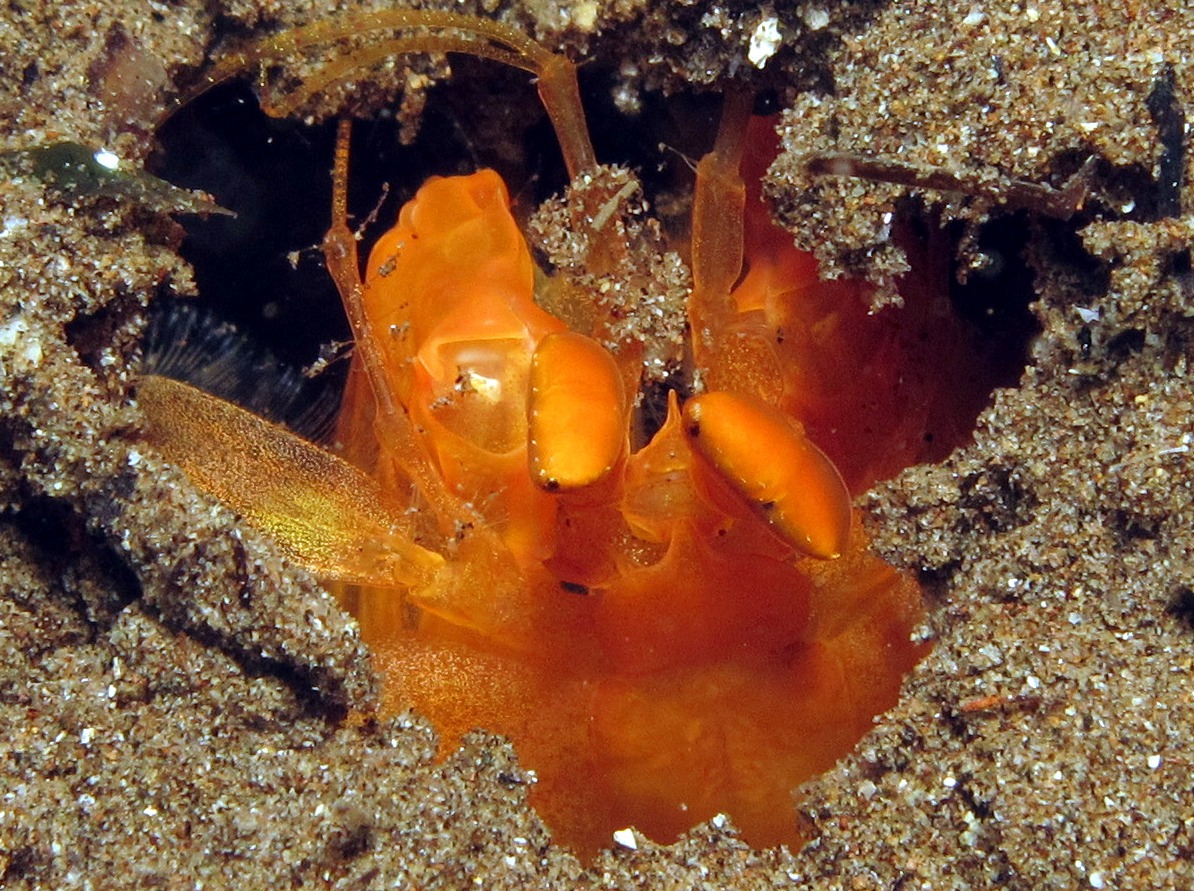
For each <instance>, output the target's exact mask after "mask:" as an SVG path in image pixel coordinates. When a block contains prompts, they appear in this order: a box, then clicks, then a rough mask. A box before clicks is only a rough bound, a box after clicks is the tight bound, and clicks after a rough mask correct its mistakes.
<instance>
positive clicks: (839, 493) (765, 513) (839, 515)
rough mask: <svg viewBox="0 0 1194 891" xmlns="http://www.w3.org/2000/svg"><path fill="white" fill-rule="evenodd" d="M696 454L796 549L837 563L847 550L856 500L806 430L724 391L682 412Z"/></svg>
mask: <svg viewBox="0 0 1194 891" xmlns="http://www.w3.org/2000/svg"><path fill="white" fill-rule="evenodd" d="M683 420H684V435H685V436H686V437H687V439H688V442H689V443H690V444H691V446H692V449H693V451H694V452H696V453H697V454H698V455H700V456H701V457H702V458H704V459H705V460H706V461H707V462H708V463H709V464H711V465H712V466H713V468H714V469H715V470H717V472H718V473H719V474H720V475H721V476H722V478H724V479H725V480H726V481H727V482H728V483H729V484H730V486H731V487H732V488H733V489H734V491H736V492H737V493H738V494H739V495H741V496H742V497H743V498H744V499H745V500H746V501H747V503H748V504H749V505H750V507H751V509H752V510H753V511H754V512H755V513H756V514H758V515H759V516H761V517H762V518H763V519H765V520H766V521H767V522H768V523H769V524H771V526H772V528H773V529H775V531H776V532H778V533H779V534H780V535H781V536H782V537H783V538H784V539H785V540H786V541H787V542H788V543H789V544H791V545H792V547H794V548H796V549H797V550H798V551H800V552H802V553H804V554H807V555H809V556H811V557H820V558H822V559H832V558H834V557H839V556H841V554H842V553H843V551H844V550H845V548H846V543H847V539H848V538H849V532H850V493H849V492H848V491H847V490H846V484H845V483H844V482H843V481H842V476H841V474H840V473H838V469H837V467H835V466H834V464H833V462H832V461H830V460H829V458H828V457H827V456H826V455H825V453H824V452H822V451H821V450H820V449H819V448H817V446H816V444H815V443H813V441H812V440H810V439H809V438H808V437H807V436H805V435H804V432H803V430H801V429H800V428H799V426H798V425H797V424H795V423H793V422H792V421H790V420H789V419H788V418H786V417H785V416H783V415H781V414H780V413H779V412H778V411H776V410H775V409H772V408H770V407H768V406H767V405H764V404H763V403H762V402H759V401H757V400H755V399H752V398H749V397H746V396H740V395H736V394H733V393H727V392H724V391H716V392H713V393H705V394H703V395H701V396H696V397H694V398H692V399H690V400H689V401H688V402H687V403H686V404H685V406H684V415H683Z"/></svg>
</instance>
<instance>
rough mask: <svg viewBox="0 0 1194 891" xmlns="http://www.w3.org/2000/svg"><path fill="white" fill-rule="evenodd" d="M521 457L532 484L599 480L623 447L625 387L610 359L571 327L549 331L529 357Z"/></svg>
mask: <svg viewBox="0 0 1194 891" xmlns="http://www.w3.org/2000/svg"><path fill="white" fill-rule="evenodd" d="M529 392H530V398H529V400H528V403H527V421H528V427H529V430H528V442H527V459H528V464H529V467H530V472H531V478H532V479H533V480H534V481H535V483H536V485H538V486H540V487H541V488H544V489H548V490H551V491H567V490H570V489H578V488H581V487H584V486H591V485H593V484H594V483H597V482H600V481H601V480H602V479H604V478H605V477H606V475H607V474H609V472H610V471H611V470H612V469H613V468H614V465H616V464H617V462H618V460H619V459H620V458H621V457H622V455H623V453H624V452H625V450H626V390H625V388H624V386H623V384H622V376H621V374H620V373H619V372H618V366H617V365H616V364H615V363H614V360H613V357H612V356H610V354H609V353H608V352H607V351H606V350H605V348H604V347H602V346H601V345H600V344H598V343H597V342H596V341H594V340H592V339H590V338H588V337H585V336H584V335H581V334H577V333H575V332H572V331H560V332H557V333H555V334H549V335H547V336H546V337H544V338H543V340H542V341H540V343H539V346H538V348H537V349H536V350H535V355H534V358H533V359H532V361H531V379H530V391H529Z"/></svg>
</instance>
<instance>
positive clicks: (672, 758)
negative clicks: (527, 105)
mask: <svg viewBox="0 0 1194 891" xmlns="http://www.w3.org/2000/svg"><path fill="white" fill-rule="evenodd" d="M810 275H811V276H814V277H815V270H810ZM812 281H814V282H815V278H813V279H812ZM809 283H810V281H809V279H807V278H806V281H805V286H806V287H807V286H808V284H809ZM363 305H364V309H365V313H366V315H367V316H368V317H369V319H370V323H371V326H372V328H373V330H375V331H383V332H387V334H386V336H384V337H383V338H382V340H383V343H384V347H383V349H382V355H383V357H384V365H385V368H386V372H387V378H388V385H389V387H390V388H391V392H392V393H393V394H394V396H395V398H396V399H397V401H398V402H400V403H401V404H402V405H403V406H404V407H405V408H406V412H407V413H408V415H409V418H410V420H411V422H412V423H413V425H414V427H415V428H416V429H417V430H418V431H419V436H420V439H421V442H422V444H423V445H424V447H425V448H426V450H427V453H428V455H429V458H430V462H431V464H432V465H433V466H434V468H435V471H436V473H437V474H438V475H439V477H440V478H441V479H442V481H443V483H444V484H445V487H446V488H447V490H448V491H449V492H450V493H451V494H453V495H454V496H456V497H458V498H460V499H461V500H463V501H465V502H467V503H470V504H471V505H472V506H474V507H475V508H476V510H477V511H478V512H479V514H480V516H481V518H482V520H481V523H482V524H483V525H484V527H485V528H483V529H474V530H471V531H469V532H465V533H464V534H462V537H461V541H460V544H459V546H458V547H459V549H460V553H459V554H458V555H457V559H456V560H455V561H453V565H454V566H455V567H458V568H459V569H458V570H457V571H460V572H467V574H468V576H469V578H468V581H467V583H465V582H463V581H462V580H461V579H459V578H456V577H455V575H456V572H455V571H445V572H444V573H441V575H440V577H439V579H438V580H437V582H433V583H432V584H431V585H429V586H427V587H426V588H424V589H422V590H415V591H412V592H411V593H410V595H409V597H408V599H407V601H406V606H405V607H404V606H402V605H401V603H400V602H399V601H398V600H396V598H395V597H394V596H393V593H392V592H391V591H384V590H374V591H368V590H357V591H355V592H353V594H352V595H351V596H350V602H351V603H352V604H353V605H354V608H355V609H356V611H357V614H358V616H359V618H360V621H361V625H362V628H363V629H364V631H365V634H366V637H367V640H368V642H369V643H370V644H371V647H372V649H373V651H374V653H375V656H376V658H377V659H378V662H379V664H380V666H381V667H382V670H383V671H384V673H385V675H386V677H387V679H388V684H387V687H386V695H387V698H388V701H389V702H390V703H391V705H392V706H393V707H399V706H403V707H405V706H413V707H415V708H416V709H417V710H418V711H420V712H423V713H425V714H428V715H430V716H431V717H432V718H433V720H434V721H435V723H436V725H437V727H438V728H439V729H440V730H441V732H442V733H443V734H444V735H445V736H446V737H447V739H448V740H449V741H451V740H452V739H454V738H456V737H457V736H458V735H459V734H461V733H463V732H465V731H467V730H469V729H471V728H473V727H485V728H487V729H490V730H494V731H498V732H501V733H505V734H507V735H509V736H510V737H511V738H513V739H514V740H515V742H516V743H517V745H518V747H519V750H520V752H521V753H522V757H523V760H524V762H525V763H526V764H527V766H529V767H531V768H533V769H535V770H536V771H537V772H538V774H539V776H540V787H539V789H538V790H537V796H538V806H539V807H540V809H541V810H542V811H543V813H544V815H545V817H546V818H547V820H548V822H549V824H550V825H552V826H553V828H555V829H556V830H557V832H559V833H560V834H561V835H562V836H563V837H564V838H566V839H569V840H571V841H572V842H573V843H578V844H580V845H581V846H583V847H586V848H589V847H595V846H596V845H598V844H600V843H601V842H603V841H605V840H607V839H608V838H609V833H610V831H612V830H613V829H616V828H618V827H619V826H622V825H626V824H628V823H633V824H635V825H637V826H639V827H640V828H642V829H643V830H644V831H647V832H648V833H650V834H653V835H656V836H659V837H663V838H670V837H674V836H675V835H676V834H677V833H679V832H680V831H682V830H683V829H685V828H687V827H688V826H691V825H692V824H693V822H694V821H695V820H698V819H702V818H707V817H709V816H712V815H713V814H714V813H717V812H719V811H728V812H730V813H732V814H733V815H734V817H735V819H736V820H737V821H738V823H739V825H740V826H741V827H742V828H743V829H744V831H745V832H746V834H747V837H748V838H750V839H751V840H752V841H755V842H757V843H778V842H781V841H789V842H790V841H794V839H795V837H796V836H795V823H794V819H793V816H792V813H791V799H790V790H791V789H792V788H794V787H795V786H796V785H797V784H799V783H800V782H802V781H804V780H805V779H808V778H809V777H811V776H813V775H815V774H816V773H818V772H820V771H822V770H824V769H826V768H827V767H828V766H830V765H831V764H832V763H833V762H834V761H835V760H836V759H837V758H838V757H840V755H841V754H842V753H843V752H844V751H846V750H847V749H848V748H849V746H850V745H852V743H853V741H854V740H856V739H857V738H858V736H859V735H860V734H861V733H862V732H864V731H865V729H866V727H867V726H868V725H869V723H870V720H871V717H872V716H873V715H874V714H876V713H877V712H879V711H881V710H883V709H885V708H887V707H888V706H889V705H890V704H891V703H892V702H893V701H894V698H895V695H896V693H897V691H898V686H899V679H900V677H901V676H902V675H903V673H904V672H905V671H906V670H907V669H908V668H909V667H910V666H911V665H912V663H913V662H914V661H915V659H916V657H917V650H916V649H915V648H914V647H913V646H912V645H911V644H909V643H908V636H909V632H910V630H911V624H912V622H913V621H914V618H915V616H916V615H917V610H918V603H919V592H918V591H917V589H916V588H915V586H914V585H913V584H912V583H910V582H909V581H908V580H906V579H904V578H902V577H901V576H899V575H897V574H896V573H895V572H894V571H892V570H891V569H890V568H889V567H887V566H886V565H884V564H883V563H882V562H881V561H879V560H878V559H877V558H874V557H872V556H870V555H868V554H867V553H866V549H865V539H864V537H863V535H862V534H861V530H859V529H857V528H855V529H853V530H852V535H851V544H850V546H849V550H848V551H847V552H846V554H845V556H844V557H842V558H841V559H840V560H837V561H834V562H831V563H827V562H825V561H823V560H821V559H817V558H815V557H806V558H802V559H801V558H799V553H798V549H797V548H795V547H793V545H792V544H791V542H790V541H788V540H785V536H784V535H782V534H780V535H777V534H776V531H775V529H774V523H769V522H768V521H766V520H764V519H762V518H760V517H758V516H756V515H755V514H754V513H752V512H751V511H750V510H749V509H748V508H747V506H746V505H745V504H743V499H742V498H741V497H740V496H739V495H738V493H736V492H735V491H733V486H732V485H730V484H727V482H726V481H725V479H724V478H723V476H722V474H721V473H720V472H719V471H718V469H717V465H718V463H719V456H718V455H716V454H711V455H706V454H704V452H703V449H702V446H701V445H700V444H699V442H700V436H698V437H697V443H696V444H694V442H693V436H692V430H693V428H694V427H696V426H697V425H698V424H701V425H705V426H708V425H711V424H712V425H715V424H716V423H718V422H719V420H720V419H721V418H722V417H728V418H729V420H728V421H727V422H726V423H728V425H729V426H730V427H731V428H735V427H736V426H741V427H742V435H743V437H744V438H745V442H744V445H743V448H744V449H745V450H748V451H751V452H753V453H755V454H759V453H763V454H766V455H767V456H768V457H769V458H770V459H771V460H773V461H774V462H776V463H777V464H780V465H782V466H785V467H788V468H792V467H803V469H802V470H800V471H799V474H800V475H802V476H803V477H804V478H803V479H802V480H800V483H801V484H804V485H807V486H809V487H810V489H813V490H815V491H816V492H817V493H818V495H817V497H816V498H815V499H814V502H815V501H816V500H817V499H820V500H822V501H826V502H828V503H827V504H825V505H822V506H821V510H822V513H824V514H825V516H824V517H823V518H821V519H819V520H818V521H817V522H816V524H815V526H816V529H815V530H814V533H813V538H814V539H816V538H817V536H820V537H821V539H824V541H825V542H827V543H820V542H814V543H812V544H807V545H806V547H805V548H804V550H806V551H808V552H818V551H820V552H821V556H830V555H831V554H833V553H835V552H836V550H837V549H838V548H839V546H840V544H841V541H842V540H844V538H845V537H846V533H847V532H848V531H850V530H849V528H848V527H849V525H850V523H851V521H850V519H849V509H848V505H847V503H846V500H845V491H844V488H842V487H841V484H840V482H839V481H838V480H837V479H836V471H834V470H833V468H832V465H830V464H829V462H828V460H827V459H826V458H825V457H824V455H823V454H822V453H821V452H820V450H819V449H817V448H816V447H815V446H811V443H807V441H805V440H803V439H802V438H801V439H797V438H794V437H792V435H791V430H790V428H789V426H788V425H787V423H786V421H785V420H784V419H783V418H782V416H779V413H778V412H776V413H775V414H776V418H775V419H774V427H771V428H769V427H768V425H767V422H768V421H772V420H773V419H772V418H771V417H770V414H769V412H765V411H764V410H763V407H761V406H754V405H753V404H752V405H750V406H749V407H748V408H747V409H745V410H743V411H741V413H740V415H738V416H736V415H734V414H733V412H734V410H735V409H737V408H741V407H740V406H731V407H730V409H729V412H728V413H727V412H726V411H725V410H724V408H723V407H722V406H721V405H719V402H720V401H721V400H726V401H730V402H733V401H734V399H735V398H736V397H732V396H729V395H728V394H727V393H723V392H717V393H710V394H708V395H707V396H706V397H701V398H700V399H695V400H692V401H690V402H689V403H688V405H687V406H686V407H685V411H684V413H683V414H681V412H680V411H679V408H678V404H677V400H676V399H675V398H674V397H673V399H672V400H671V406H670V411H669V415H668V418H667V420H666V422H665V423H664V425H663V427H662V428H661V429H660V430H659V431H658V432H657V433H656V434H655V436H654V438H653V439H652V440H651V442H650V443H649V444H648V445H646V446H645V447H644V448H642V449H640V450H639V451H637V452H635V453H633V454H626V439H627V417H628V416H627V413H626V411H625V408H624V405H625V403H624V401H623V402H618V401H617V400H616V399H615V400H613V401H614V402H615V403H616V407H615V408H614V409H612V412H611V410H609V409H607V408H606V407H605V406H606V405H608V403H609V402H610V400H602V399H601V398H600V397H597V398H595V399H593V400H591V401H590V402H587V403H586V404H585V411H584V412H583V413H582V415H581V416H577V417H574V418H572V419H570V420H569V421H566V422H565V423H572V424H576V425H577V426H578V427H579V428H580V429H581V431H582V434H583V435H582V436H581V437H580V440H581V441H582V442H588V440H590V439H591V438H592V437H597V438H600V437H601V430H603V429H604V428H605V427H606V426H607V425H606V424H605V421H604V419H603V418H602V417H601V415H602V414H603V413H606V414H610V415H611V416H612V417H613V418H614V421H613V424H614V426H615V429H616V430H617V436H618V448H617V451H616V452H614V453H613V454H614V457H613V459H612V461H611V462H609V463H610V464H611V467H610V469H609V472H608V474H607V475H606V476H605V478H603V479H602V480H600V481H599V482H597V483H595V484H591V485H588V486H584V487H582V488H580V489H578V490H576V491H572V492H568V491H554V490H553V489H552V488H551V487H550V486H548V487H546V488H545V487H544V486H542V485H539V484H537V483H536V481H535V480H534V479H533V478H532V477H533V472H531V473H529V472H528V450H533V446H534V436H532V434H531V431H530V429H529V426H530V425H531V424H532V423H533V422H532V418H533V412H534V406H532V405H530V404H529V403H532V402H533V401H534V400H535V394H536V388H535V386H534V385H533V383H532V379H533V378H534V376H535V375H534V367H535V365H536V363H537V362H538V361H539V360H541V359H542V358H543V354H544V346H545V345H546V344H551V343H555V342H556V339H558V337H559V335H560V333H561V332H564V331H566V326H565V325H564V323H563V322H562V321H561V320H559V319H557V318H555V317H553V316H551V315H549V314H547V313H546V312H544V311H543V310H542V309H540V308H539V306H538V305H537V304H536V303H535V300H534V292H533V268H532V264H531V259H530V253H529V250H528V248H527V245H526V243H525V241H524V239H523V238H522V236H521V234H520V233H519V231H518V229H517V227H516V224H515V222H514V220H513V217H512V215H511V214H510V210H509V202H508V198H507V195H506V191H505V189H504V187H503V186H502V183H501V181H500V179H499V178H498V177H497V176H496V175H495V174H494V173H492V172H491V171H481V172H479V173H476V174H473V175H471V176H467V177H454V178H450V179H437V180H433V181H431V182H429V183H428V184H427V185H425V186H424V187H423V188H422V189H421V190H420V191H419V193H418V195H417V196H416V197H415V199H414V200H413V201H411V202H410V203H409V204H408V205H407V206H406V207H404V208H403V210H402V212H401V214H400V216H399V220H398V224H397V225H396V226H395V227H394V228H393V229H391V230H390V231H389V232H388V233H387V234H386V235H385V236H383V237H382V239H381V240H380V241H379V242H378V243H377V245H376V246H375V247H374V249H373V252H372V254H371V256H370V259H369V262H368V265H367V272H366V275H365V279H364V293H363ZM553 338H555V339H553ZM588 343H589V344H592V346H593V348H594V349H597V350H600V349H601V348H600V347H597V346H596V344H595V343H593V342H592V341H588ZM561 352H564V351H563V350H562V351H561ZM560 361H561V364H562V366H563V367H564V368H569V367H573V366H574V364H575V363H578V362H579V363H583V362H584V361H585V355H584V354H583V353H580V354H566V353H565V354H564V356H563V358H562V359H561V360H560ZM605 361H606V362H607V363H608V366H609V375H610V376H611V377H613V379H614V380H616V381H617V380H620V378H619V377H618V376H617V368H616V365H615V364H614V362H613V359H612V357H611V358H606V360H605ZM600 377H601V376H600V373H594V374H590V375H589V376H588V378H587V379H588V380H593V379H594V378H597V379H600ZM706 407H707V414H708V415H710V416H711V419H710V420H705V419H704V418H703V416H702V414H701V412H700V409H703V408H706ZM760 415H761V416H762V417H760ZM768 430H771V431H772V432H773V435H774V436H775V438H776V442H775V443H770V442H768V441H767V440H766V439H765V437H766V435H767V432H768ZM734 432H736V431H734V430H732V431H731V433H730V434H727V435H731V436H732V435H733V434H734ZM386 435H387V431H386V428H385V425H384V424H378V422H377V416H376V411H375V406H374V401H373V395H372V393H371V391H370V390H369V389H368V388H367V387H363V386H350V390H349V398H347V399H346V400H345V403H344V405H343V408H342V415H341V424H340V430H339V434H338V439H340V440H341V441H342V443H343V446H344V454H345V456H346V457H347V458H348V459H349V460H350V461H353V462H354V463H357V464H358V465H360V466H362V467H363V468H364V469H366V470H368V471H369V472H370V473H372V474H373V475H375V476H376V477H377V478H379V479H381V480H384V481H385V485H386V487H387V488H389V489H391V490H395V489H397V490H399V491H409V489H410V486H409V482H408V480H409V475H408V474H407V473H406V471H405V470H404V469H403V468H402V467H400V466H397V465H396V464H395V463H394V462H392V461H387V459H386V449H385V447H384V445H382V444H381V443H380V442H379V440H384V439H385V437H386ZM706 435H707V436H708V437H717V436H718V434H717V432H716V430H715V429H711V430H710V431H709V432H708V433H707V434H706ZM720 438H725V437H724V435H723V436H721V437H720ZM761 438H762V439H761ZM792 443H796V444H797V449H796V450H797V454H794V455H791V456H785V455H783V454H781V453H782V451H783V449H784V448H788V447H792ZM581 448H582V449H583V448H585V446H584V445H582V446H581ZM729 449H730V452H731V454H730V456H729V458H727V459H725V460H728V462H729V463H730V464H731V466H733V465H734V463H735V462H741V461H742V460H743V458H742V457H740V456H737V455H735V454H734V446H733V444H731V445H730V446H729ZM801 449H803V451H800V450H801ZM785 457H787V458H788V460H785ZM802 462H803V463H802ZM531 463H532V467H533V462H531ZM783 473H784V474H785V475H787V473H788V471H786V470H785V471H784V472H783ZM781 484H782V485H785V486H786V485H788V481H787V480H786V479H785V480H783V481H782V483H781ZM776 500H779V499H776ZM811 507H812V508H813V509H814V510H813V512H814V513H815V509H816V508H817V505H816V504H813V505H811ZM808 513H809V508H807V507H806V508H805V509H804V510H803V511H802V514H803V515H804V516H807V515H808ZM825 530H827V531H825ZM428 536H429V537H431V533H428ZM465 566H467V569H464V568H463V567H465ZM477 598H485V599H486V600H487V602H486V603H485V604H483V605H481V604H478V602H477ZM411 604H414V605H415V606H416V609H415V611H414V614H413V615H412V613H411V609H410V606H411ZM495 611H496V612H495Z"/></svg>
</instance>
